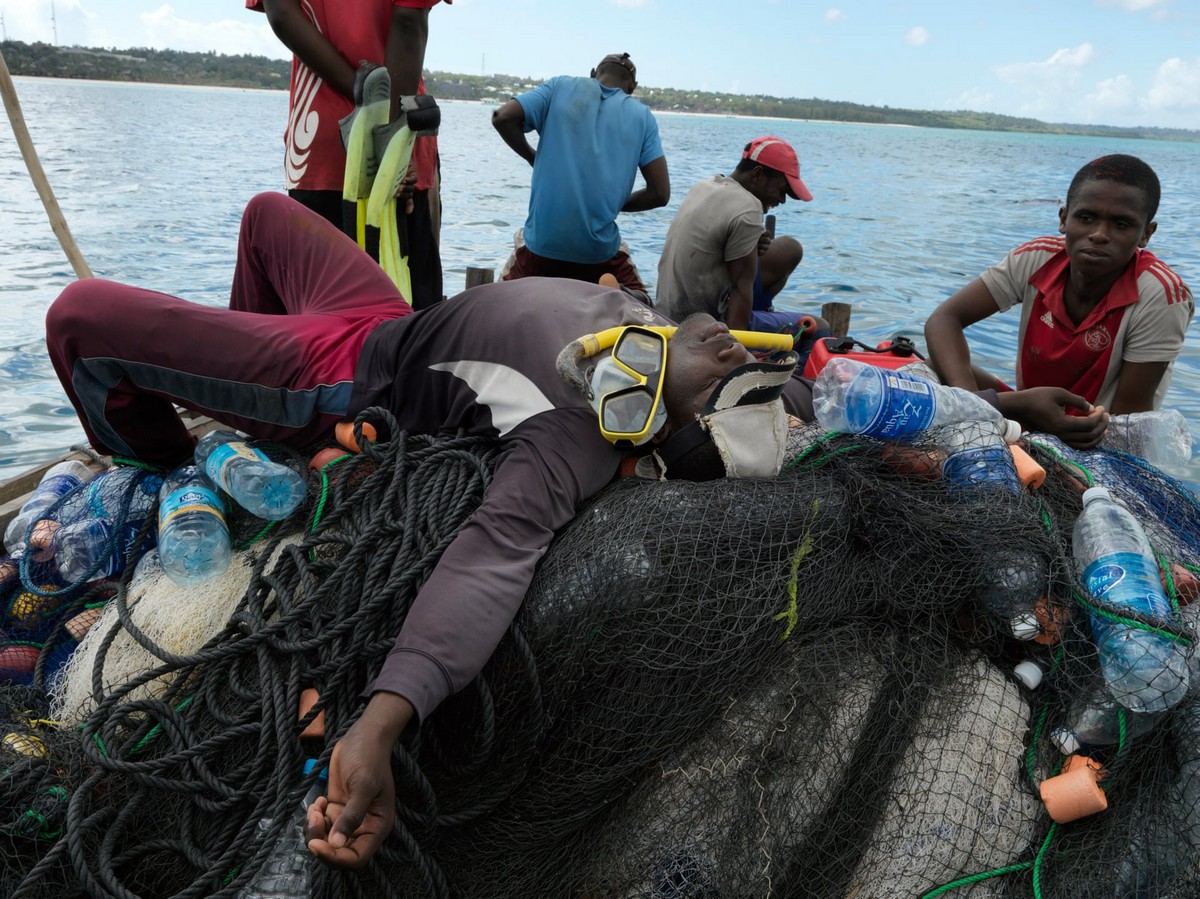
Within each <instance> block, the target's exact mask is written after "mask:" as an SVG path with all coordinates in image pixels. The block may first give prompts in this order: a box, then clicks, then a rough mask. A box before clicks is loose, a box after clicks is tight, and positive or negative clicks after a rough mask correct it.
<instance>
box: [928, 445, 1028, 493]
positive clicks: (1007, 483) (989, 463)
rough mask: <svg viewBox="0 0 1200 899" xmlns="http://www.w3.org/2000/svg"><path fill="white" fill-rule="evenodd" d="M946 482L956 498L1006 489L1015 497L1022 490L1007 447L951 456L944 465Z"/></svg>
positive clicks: (973, 450)
mask: <svg viewBox="0 0 1200 899" xmlns="http://www.w3.org/2000/svg"><path fill="white" fill-rule="evenodd" d="M942 478H943V479H944V480H945V481H946V482H947V486H948V487H949V489H950V492H951V494H952V495H956V496H963V495H966V494H969V493H970V492H972V491H974V490H985V489H993V490H995V489H1003V490H1009V491H1012V492H1014V493H1015V492H1019V491H1020V489H1021V482H1020V480H1019V479H1018V478H1017V470H1016V467H1015V466H1014V465H1013V458H1012V453H1010V452H1009V451H1008V448H1007V447H1004V446H985V447H980V448H979V449H969V450H961V451H960V452H957V453H953V454H951V455H950V456H947V457H946V461H945V462H943V463H942Z"/></svg>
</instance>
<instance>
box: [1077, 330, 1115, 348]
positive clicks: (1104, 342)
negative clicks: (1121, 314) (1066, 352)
mask: <svg viewBox="0 0 1200 899" xmlns="http://www.w3.org/2000/svg"><path fill="white" fill-rule="evenodd" d="M1083 343H1084V345H1085V346H1086V347H1087V348H1088V349H1089V350H1091V351H1092V352H1095V353H1100V352H1103V351H1104V350H1106V349H1108V348H1109V346H1110V345H1111V344H1112V335H1111V334H1109V333H1108V328H1106V327H1104V325H1096V327H1094V328H1090V329H1088V332H1087V333H1086V334H1084V335H1083Z"/></svg>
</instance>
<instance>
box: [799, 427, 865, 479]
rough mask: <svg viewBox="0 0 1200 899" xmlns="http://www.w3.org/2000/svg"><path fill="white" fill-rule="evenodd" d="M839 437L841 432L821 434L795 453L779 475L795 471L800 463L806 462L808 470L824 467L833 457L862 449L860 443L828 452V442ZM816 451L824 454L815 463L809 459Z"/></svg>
mask: <svg viewBox="0 0 1200 899" xmlns="http://www.w3.org/2000/svg"><path fill="white" fill-rule="evenodd" d="M841 436H843V434H842V432H841V431H829V432H828V433H826V434H822V435H821V436H820V437H818V438H817V439H816V440H814V441H813V442H812V443H811V444H809V445H808V446H806V447H805V448H804V449H803V450H801V451H800V452H799V453H797V454H796V456H795V457H794V458H793V459H792V460H791V461H790V462H788V463H787V464H786V465H785V466H783V472H781V473H786V472H789V471H794V470H795V469H797V468H798V467H799V466H800V464H801V463H802V462H807V463H808V466H807V467H808V468H809V469H810V470H811V469H815V468H819V467H820V466H822V465H824V464H825V463H826V462H828V461H829V460H831V459H833V458H834V457H835V456H840V455H843V454H845V453H849V452H853V451H855V450H858V449H861V448H862V444H860V443H851V444H848V445H847V446H843V447H839V448H837V449H835V450H830V449H829V448H828V447H827V446H826V444H827V443H828V442H829V441H830V440H832V439H833V438H835V437H841ZM818 451H822V452H823V453H824V455H822V456H821V457H820V458H819V459H816V460H815V461H814V460H810V459H809V457H810V456H812V455H814V454H816V453H817V452H818Z"/></svg>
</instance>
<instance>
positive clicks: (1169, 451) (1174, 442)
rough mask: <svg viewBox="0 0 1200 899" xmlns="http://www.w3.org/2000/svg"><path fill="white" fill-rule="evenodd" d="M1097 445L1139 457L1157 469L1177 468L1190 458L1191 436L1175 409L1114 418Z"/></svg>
mask: <svg viewBox="0 0 1200 899" xmlns="http://www.w3.org/2000/svg"><path fill="white" fill-rule="evenodd" d="M1100 446H1101V447H1103V448H1104V449H1112V450H1121V451H1122V452H1126V453H1129V454H1131V455H1134V456H1141V457H1142V458H1143V459H1145V460H1146V461H1147V462H1149V463H1150V464H1151V465H1157V466H1159V467H1160V468H1161V467H1175V468H1178V467H1180V466H1183V465H1186V464H1187V463H1188V461H1189V460H1190V459H1191V458H1192V434H1191V431H1189V430H1188V425H1187V419H1186V418H1184V417H1183V413H1182V412H1180V411H1179V410H1178V409H1155V410H1153V411H1150V412H1130V413H1128V414H1126V415H1113V416H1111V417H1110V418H1109V419H1108V427H1107V428H1105V430H1104V439H1103V441H1101V443H1100Z"/></svg>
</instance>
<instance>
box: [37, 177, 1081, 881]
mask: <svg viewBox="0 0 1200 899" xmlns="http://www.w3.org/2000/svg"><path fill="white" fill-rule="evenodd" d="M773 338H782V335H764V334H756V335H753V337H752V338H750V337H747V338H746V339H748V340H750V339H754V340H760V341H762V340H767V341H769V340H771V339H773ZM787 340H788V341H790V338H787ZM47 343H48V347H49V352H50V356H51V359H52V361H53V364H54V367H55V370H56V372H57V373H58V376H59V378H60V380H61V381H62V384H63V387H64V389H65V391H66V393H67V395H68V397H69V398H70V400H71V402H72V404H73V405H74V407H75V410H76V412H77V413H78V415H79V419H80V421H81V423H82V424H83V427H84V430H85V431H86V433H87V436H88V438H89V439H90V441H91V443H92V445H93V446H94V447H95V448H96V449H97V450H99V451H101V452H103V453H109V454H112V455H114V456H119V457H122V456H123V457H128V458H130V459H134V460H139V461H141V462H143V463H148V464H152V465H156V466H162V467H171V466H175V465H178V464H180V463H181V462H183V461H184V460H186V459H188V458H189V457H190V456H191V454H192V451H193V445H194V440H193V437H192V436H191V435H190V434H189V432H188V430H187V429H186V427H185V426H184V425H183V423H182V422H181V420H180V418H179V416H178V414H177V412H176V410H175V408H174V406H175V405H179V406H183V407H185V408H189V409H193V410H197V411H199V412H201V413H204V414H207V415H210V416H212V417H213V418H216V419H218V420H219V421H221V422H223V423H226V424H228V425H231V426H233V427H236V428H239V429H241V430H243V431H245V432H246V433H248V434H250V435H252V436H254V437H257V438H264V439H269V440H275V441H280V442H284V443H289V444H292V445H297V446H306V445H310V444H313V443H314V442H317V441H320V440H322V439H327V438H328V437H329V435H330V433H331V432H332V431H333V430H334V428H335V425H337V424H338V423H343V422H346V421H349V420H354V419H355V418H356V417H357V416H359V415H360V413H362V412H363V411H364V410H367V409H369V408H371V407H380V406H381V407H384V408H386V409H387V410H389V411H390V412H391V413H392V414H393V415H394V416H395V427H397V428H398V429H399V430H400V431H402V432H407V433H415V434H447V433H450V434H452V433H455V432H465V433H468V434H475V435H484V436H487V437H491V438H495V439H496V440H498V441H499V444H500V453H499V455H498V456H497V458H496V462H495V466H494V475H493V478H492V481H491V484H490V487H489V488H488V492H487V495H486V497H485V499H484V501H483V502H482V504H481V505H480V507H479V508H478V509H477V510H476V511H475V513H474V514H473V515H472V517H471V518H470V519H469V521H468V522H467V523H466V524H465V525H464V526H463V527H462V529H461V530H460V531H459V532H458V534H457V535H456V536H455V537H454V539H453V540H452V542H450V544H449V545H448V547H447V548H446V549H445V551H444V553H443V554H442V556H441V559H440V561H439V562H438V563H437V564H436V566H435V567H434V568H433V570H432V571H431V573H430V574H429V576H428V579H427V581H426V582H425V583H424V585H423V586H422V587H421V588H420V591H419V594H418V596H417V598H416V600H415V602H414V603H413V605H412V607H411V609H410V610H409V612H408V615H407V618H406V619H405V622H404V625H403V627H402V629H401V631H400V633H399V634H398V635H397V637H396V642H395V645H394V647H393V649H392V650H391V652H390V654H389V655H388V657H387V659H386V662H385V663H384V664H383V667H382V670H381V671H380V672H379V674H378V676H377V677H376V678H375V680H374V682H373V683H371V684H370V685H369V687H368V688H367V690H366V695H367V696H369V701H368V702H367V705H366V708H365V711H363V713H362V714H361V716H360V717H359V718H358V720H357V722H356V723H355V724H354V725H353V726H352V727H351V728H350V729H349V731H348V732H347V733H346V734H345V735H344V736H343V737H342V738H341V740H340V741H339V742H338V743H337V745H336V747H335V749H334V750H333V755H332V759H331V762H330V766H329V781H328V795H327V797H322V798H320V799H318V800H317V801H316V802H315V803H314V804H313V806H312V808H311V809H310V812H309V818H308V836H309V839H310V844H309V845H310V849H311V850H312V851H313V852H314V853H315V854H316V855H318V856H319V857H321V858H322V859H324V860H326V861H328V862H330V863H331V864H334V865H337V866H349V867H359V866H362V865H364V864H366V862H367V861H368V860H369V859H370V857H371V856H372V855H373V853H374V852H375V851H376V849H378V847H379V845H380V844H381V843H382V842H383V840H384V838H385V837H386V836H387V835H388V833H389V832H390V831H391V829H392V825H393V819H394V815H395V794H394V786H393V783H392V773H391V769H390V766H389V759H390V756H391V752H392V749H393V747H394V745H395V744H396V743H397V741H398V740H399V739H400V738H401V735H402V733H403V732H404V731H405V729H406V728H408V727H409V725H410V724H413V723H414V722H415V721H422V720H424V719H425V718H426V717H427V716H428V715H429V714H430V713H431V712H432V711H433V710H434V709H435V708H436V707H437V706H438V705H439V704H440V703H441V702H442V701H443V700H444V699H445V698H447V697H448V696H450V695H451V694H453V693H456V692H457V691H460V690H462V689H463V688H464V686H466V685H467V684H468V683H470V682H471V681H472V679H473V678H475V677H476V675H477V674H478V673H479V671H480V670H481V668H482V667H483V666H484V664H485V663H486V662H487V661H488V659H489V657H490V656H491V655H492V653H493V651H494V649H495V648H496V646H497V644H498V643H499V641H500V640H501V638H502V637H503V636H504V634H505V632H506V629H507V628H508V627H509V626H510V624H511V622H512V620H513V618H514V616H515V615H516V613H517V611H518V609H519V608H520V606H521V603H522V600H523V598H524V597H525V594H526V591H527V589H528V588H529V586H530V583H531V580H532V578H533V576H534V572H535V568H536V566H537V564H538V561H539V559H541V558H542V556H543V554H544V553H545V552H546V550H547V548H548V547H549V545H550V543H551V540H552V538H553V537H554V535H555V532H556V530H558V529H560V528H562V527H563V526H564V525H566V524H567V523H568V521H570V520H571V518H572V516H573V515H574V514H575V513H576V510H577V508H578V507H579V506H580V505H581V504H582V503H583V502H584V501H585V500H587V499H588V498H590V497H592V496H594V495H595V494H597V493H599V491H600V490H601V489H602V488H604V487H605V486H606V485H607V484H609V483H610V482H611V481H612V480H613V478H614V477H615V476H616V475H617V474H618V471H619V470H621V467H622V464H623V462H624V461H626V460H630V459H632V460H635V461H636V465H637V468H638V469H639V473H642V474H648V475H650V476H653V477H665V478H685V479H688V480H708V479H713V478H718V477H724V476H734V477H751V478H761V477H769V476H773V475H775V474H777V473H778V472H779V469H780V465H781V462H782V460H783V457H784V448H785V441H786V437H787V433H786V432H787V414H789V413H790V414H791V415H793V416H796V417H798V418H800V419H802V420H810V419H811V418H812V399H811V389H810V388H811V385H810V382H808V381H806V380H804V379H803V378H800V377H798V376H797V375H796V372H795V367H796V365H795V363H796V356H795V355H794V353H792V352H790V347H789V346H787V345H786V344H785V345H784V346H782V347H781V346H778V345H776V347H775V348H774V349H775V352H773V353H769V352H763V353H761V354H760V356H756V355H754V354H751V353H750V352H749V351H748V350H747V349H746V347H744V346H743V345H742V344H741V343H739V342H738V340H737V339H736V338H735V336H734V335H732V334H731V333H730V332H729V330H728V329H727V328H726V327H725V325H723V324H721V323H719V322H717V321H715V320H714V319H712V318H711V317H709V316H707V315H696V316H692V317H689V318H688V319H686V320H685V321H684V322H683V323H681V324H680V325H679V326H678V327H677V328H676V327H674V326H673V323H672V322H671V321H669V320H668V319H666V318H665V317H664V316H662V315H659V314H657V313H655V312H654V311H653V310H651V309H649V308H648V307H646V306H645V305H644V304H643V303H641V302H639V301H637V300H635V299H633V298H632V297H630V296H628V295H627V294H625V293H623V292H622V291H620V290H612V289H608V288H605V287H602V286H598V285H593V284H587V283H583V282H575V281H564V280H560V279H523V280H520V281H514V282H505V283H501V284H495V285H486V286H483V287H478V288H474V289H472V290H469V291H467V292H466V293H464V294H462V295H460V296H458V297H455V298H454V299H452V300H451V301H449V302H447V303H443V304H439V305H438V306H436V307H434V308H431V309H428V310H425V311H423V312H421V313H419V314H413V313H412V310H411V309H410V308H409V306H408V304H407V303H406V302H405V301H404V298H403V297H402V296H401V295H400V294H399V293H398V291H397V290H396V288H395V286H394V285H393V284H392V282H391V280H390V279H389V278H388V277H387V275H386V274H384V273H383V271H382V270H381V269H379V267H378V266H377V265H376V264H375V263H373V262H372V261H371V260H370V259H369V258H368V257H367V256H365V255H364V254H363V253H362V252H361V251H360V250H359V249H358V248H357V247H356V246H355V245H354V243H353V242H352V241H350V240H349V239H347V238H346V237H345V236H344V235H342V234H341V233H339V232H338V231H337V230H336V229H335V228H333V227H332V226H330V225H329V224H328V223H326V222H324V221H323V220H321V219H320V218H319V217H318V216H316V215H315V214H313V213H312V212H310V211H308V210H307V209H305V208H303V207H302V206H300V205H299V204H297V203H295V202H293V201H291V200H289V199H288V198H287V197H285V196H283V195H279V194H263V195H260V196H258V197H256V198H254V199H253V200H252V201H251V202H250V204H249V205H248V207H247V209H246V212H245V215H244V218H243V222H242V230H241V235H240V242H239V247H238V259H237V268H236V270H235V273H234V280H233V288H232V296H231V301H230V308H229V309H228V310H224V309H216V308H211V307H207V306H202V305H197V304H193V303H189V302H186V301H184V300H181V299H179V298H176V297H173V296H169V295H166V294H162V293H157V292H152V291H147V290H143V289H139V288H135V287H131V286H126V285H121V284H116V283H113V282H109V281H103V280H85V281H79V282H76V283H74V284H72V285H71V286H69V287H68V288H67V289H66V290H65V291H64V292H63V294H62V295H61V296H60V297H59V298H58V300H57V301H56V302H55V303H54V304H53V306H52V307H51V309H50V311H49V314H48V316H47ZM758 346H759V347H760V348H761V349H763V350H764V351H770V350H771V349H772V347H771V345H770V344H765V345H764V344H759V345H758ZM597 360H599V362H598V363H597ZM1022 396H1023V397H1024V405H1023V406H1022V407H1021V408H1020V409H1015V410H1013V411H1011V412H1010V415H1014V416H1016V417H1020V418H1023V419H1025V420H1039V419H1040V418H1041V417H1044V416H1054V415H1058V416H1061V415H1063V407H1064V405H1066V404H1067V403H1068V402H1070V401H1071V399H1070V395H1069V394H1067V392H1066V391H1062V390H1058V389H1055V388H1043V389H1039V390H1032V391H1027V392H1025V393H1024V394H1022ZM1076 399H1077V398H1076ZM597 425H599V427H597ZM1088 426H1089V425H1088V423H1087V422H1086V421H1085V420H1083V419H1080V424H1079V426H1078V427H1079V428H1081V429H1084V428H1087V427H1088ZM380 436H381V438H383V439H386V438H387V437H389V436H393V435H388V434H381V435H380ZM1078 436H1079V443H1080V445H1089V442H1090V445H1094V440H1098V439H1099V435H1098V434H1095V435H1092V434H1087V433H1083V432H1082V431H1081V432H1080V434H1079V435H1078ZM1093 438H1094V440H1093Z"/></svg>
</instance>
